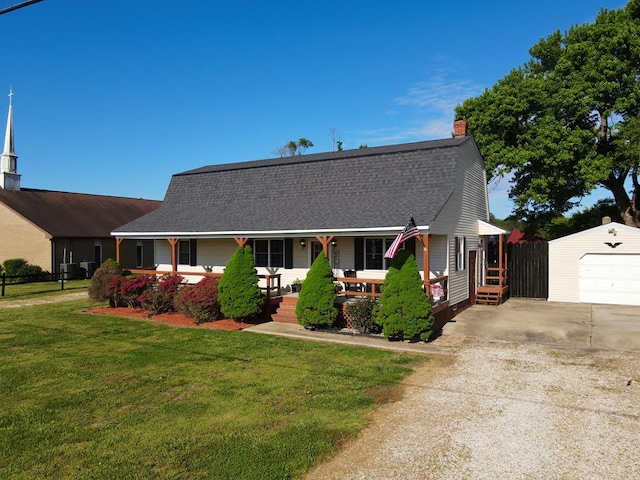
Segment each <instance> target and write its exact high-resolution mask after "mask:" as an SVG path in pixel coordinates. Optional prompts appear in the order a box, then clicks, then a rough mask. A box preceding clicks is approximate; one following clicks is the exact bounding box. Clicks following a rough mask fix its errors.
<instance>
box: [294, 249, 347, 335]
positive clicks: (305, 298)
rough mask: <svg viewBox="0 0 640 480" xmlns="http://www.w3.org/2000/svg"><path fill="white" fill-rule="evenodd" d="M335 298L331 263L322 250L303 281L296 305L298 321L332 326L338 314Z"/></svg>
mask: <svg viewBox="0 0 640 480" xmlns="http://www.w3.org/2000/svg"><path fill="white" fill-rule="evenodd" d="M335 300H336V290H335V286H334V284H333V272H332V271H331V265H330V264H329V261H328V260H327V257H326V256H325V254H324V252H321V253H320V255H318V257H317V258H316V259H315V261H314V262H313V265H311V268H310V269H309V273H307V277H306V278H305V279H304V281H303V282H302V290H301V291H300V293H299V295H298V304H297V305H296V317H297V318H298V323H299V324H300V325H302V326H304V327H315V326H325V327H330V326H331V325H333V324H334V322H335V321H336V317H337V316H338V309H337V308H336V307H335V305H334V303H335Z"/></svg>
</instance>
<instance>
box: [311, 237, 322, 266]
mask: <svg viewBox="0 0 640 480" xmlns="http://www.w3.org/2000/svg"><path fill="white" fill-rule="evenodd" d="M322 252H323V250H322V244H321V243H320V242H311V263H313V262H314V261H315V259H316V258H318V255H320V254H321V253H322Z"/></svg>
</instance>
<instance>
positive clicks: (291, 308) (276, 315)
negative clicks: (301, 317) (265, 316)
mask: <svg viewBox="0 0 640 480" xmlns="http://www.w3.org/2000/svg"><path fill="white" fill-rule="evenodd" d="M274 300H276V299H274ZM277 300H278V301H277V302H275V301H274V302H273V303H272V308H273V310H272V313H271V320H273V321H274V322H280V323H298V318H297V317H296V305H297V304H298V297H297V296H292V295H286V296H284V297H280V298H278V299H277Z"/></svg>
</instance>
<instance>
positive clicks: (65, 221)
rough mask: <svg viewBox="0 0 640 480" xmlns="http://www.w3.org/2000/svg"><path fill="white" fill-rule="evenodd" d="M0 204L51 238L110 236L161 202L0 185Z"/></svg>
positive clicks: (155, 207)
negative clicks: (20, 188) (4, 187)
mask: <svg viewBox="0 0 640 480" xmlns="http://www.w3.org/2000/svg"><path fill="white" fill-rule="evenodd" d="M0 203H3V204H5V205H6V206H7V207H9V208H10V209H11V210H13V211H15V212H16V213H18V214H19V215H21V216H22V217H23V218H25V219H26V220H28V221H30V222H31V223H33V224H35V225H37V226H38V227H40V228H41V229H42V230H44V231H45V232H47V233H48V234H49V235H51V236H52V237H54V238H55V237H94V238H106V237H109V236H110V234H111V232H112V231H113V229H114V228H116V227H119V226H121V225H124V224H125V223H127V222H130V221H131V220H133V219H135V218H137V217H140V216H142V215H145V214H147V213H149V212H151V211H153V210H155V209H157V208H158V207H159V206H160V205H161V202H159V201H156V200H143V199H137V198H124V197H111V196H104V195H89V194H84V193H68V192H55V191H50V190H37V189H29V188H24V189H22V190H20V191H9V190H3V189H2V188H0Z"/></svg>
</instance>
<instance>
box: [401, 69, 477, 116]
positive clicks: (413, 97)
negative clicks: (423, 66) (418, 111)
mask: <svg viewBox="0 0 640 480" xmlns="http://www.w3.org/2000/svg"><path fill="white" fill-rule="evenodd" d="M480 92H482V87H481V86H479V85H475V84H473V83H471V82H470V81H469V80H451V79H449V78H448V75H447V74H446V73H445V72H441V73H438V74H436V75H433V76H432V77H431V78H430V79H429V80H427V81H424V82H418V83H414V84H413V85H411V86H410V87H409V90H408V92H407V94H406V95H404V96H402V97H399V98H396V102H397V103H398V104H400V105H406V106H417V107H421V108H425V109H426V110H427V111H432V112H440V113H441V114H442V113H445V114H448V115H451V117H452V118H453V110H454V109H455V107H456V105H458V104H459V103H462V102H463V101H464V100H466V99H467V98H469V97H473V96H475V95H478V94H479V93H480Z"/></svg>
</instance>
